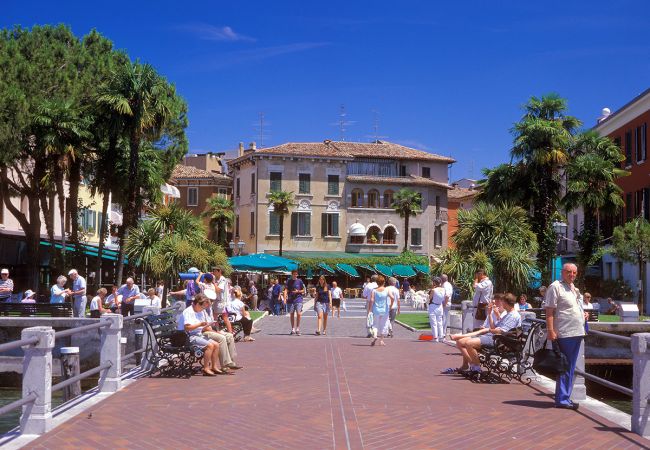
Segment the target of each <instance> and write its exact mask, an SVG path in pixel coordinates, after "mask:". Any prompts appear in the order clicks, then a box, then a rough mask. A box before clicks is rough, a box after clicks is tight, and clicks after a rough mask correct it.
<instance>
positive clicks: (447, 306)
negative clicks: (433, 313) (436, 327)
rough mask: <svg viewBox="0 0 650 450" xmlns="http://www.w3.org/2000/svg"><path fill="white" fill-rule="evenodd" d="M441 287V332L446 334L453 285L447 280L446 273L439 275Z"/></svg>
mask: <svg viewBox="0 0 650 450" xmlns="http://www.w3.org/2000/svg"><path fill="white" fill-rule="evenodd" d="M440 279H441V280H442V287H443V288H445V302H444V303H443V304H442V332H443V333H444V334H445V336H447V334H448V333H447V327H448V326H449V311H450V310H451V298H452V297H453V295H454V287H453V286H452V285H451V283H450V282H449V277H448V276H447V274H445V273H443V274H442V275H441V276H440Z"/></svg>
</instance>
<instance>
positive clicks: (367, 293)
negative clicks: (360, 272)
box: [362, 274, 379, 338]
mask: <svg viewBox="0 0 650 450" xmlns="http://www.w3.org/2000/svg"><path fill="white" fill-rule="evenodd" d="M378 277H379V275H377V274H374V275H372V276H371V277H370V281H369V282H367V283H366V284H365V286H364V288H363V294H362V295H363V298H365V299H366V310H368V311H370V309H369V303H370V297H371V296H372V291H374V290H375V289H377V280H378ZM366 331H368V335H367V336H366V337H369V338H370V337H372V327H371V326H370V325H368V324H366Z"/></svg>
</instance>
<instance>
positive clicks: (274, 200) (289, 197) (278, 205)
mask: <svg viewBox="0 0 650 450" xmlns="http://www.w3.org/2000/svg"><path fill="white" fill-rule="evenodd" d="M268 195H269V197H268V198H269V206H271V207H273V214H277V215H278V219H279V222H280V231H279V233H280V250H279V251H278V254H279V255H280V256H282V242H283V241H284V216H286V215H287V214H289V207H290V206H291V205H293V192H286V191H274V192H269V194H268Z"/></svg>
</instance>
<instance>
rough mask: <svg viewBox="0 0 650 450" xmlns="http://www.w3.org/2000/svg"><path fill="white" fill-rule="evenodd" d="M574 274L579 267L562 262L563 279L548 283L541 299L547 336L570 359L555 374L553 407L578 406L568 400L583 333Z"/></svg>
mask: <svg viewBox="0 0 650 450" xmlns="http://www.w3.org/2000/svg"><path fill="white" fill-rule="evenodd" d="M577 275H578V268H577V266H576V265H575V264H570V263H567V264H565V265H564V266H562V279H561V280H556V281H554V282H553V283H551V285H550V286H549V287H548V289H547V290H546V298H545V299H544V308H545V309H546V330H547V337H548V339H550V340H551V341H553V344H554V345H557V346H558V347H559V349H560V351H561V352H562V353H563V354H564V356H566V359H567V361H568V362H569V368H568V370H567V371H566V372H564V373H561V374H558V375H557V378H556V380H555V407H556V408H564V409H573V410H576V409H578V406H579V405H578V404H577V403H575V402H573V401H571V392H572V391H573V379H574V372H575V368H576V362H577V361H578V354H579V352H580V346H581V345H582V340H583V338H584V336H585V319H586V315H587V313H586V312H584V311H583V309H582V307H581V305H580V298H579V296H578V293H577V290H576V287H575V285H574V284H573V283H574V281H575V279H576V277H577Z"/></svg>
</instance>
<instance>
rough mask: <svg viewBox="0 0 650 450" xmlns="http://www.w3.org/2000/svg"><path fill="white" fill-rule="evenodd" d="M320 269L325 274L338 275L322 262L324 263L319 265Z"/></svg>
mask: <svg viewBox="0 0 650 450" xmlns="http://www.w3.org/2000/svg"><path fill="white" fill-rule="evenodd" d="M318 267H320V268H321V269H323V270H324V271H325V272H329V273H336V271H335V270H334V269H332V268H331V267H330V266H329V265H327V264H326V263H324V262H322V263H318Z"/></svg>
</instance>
